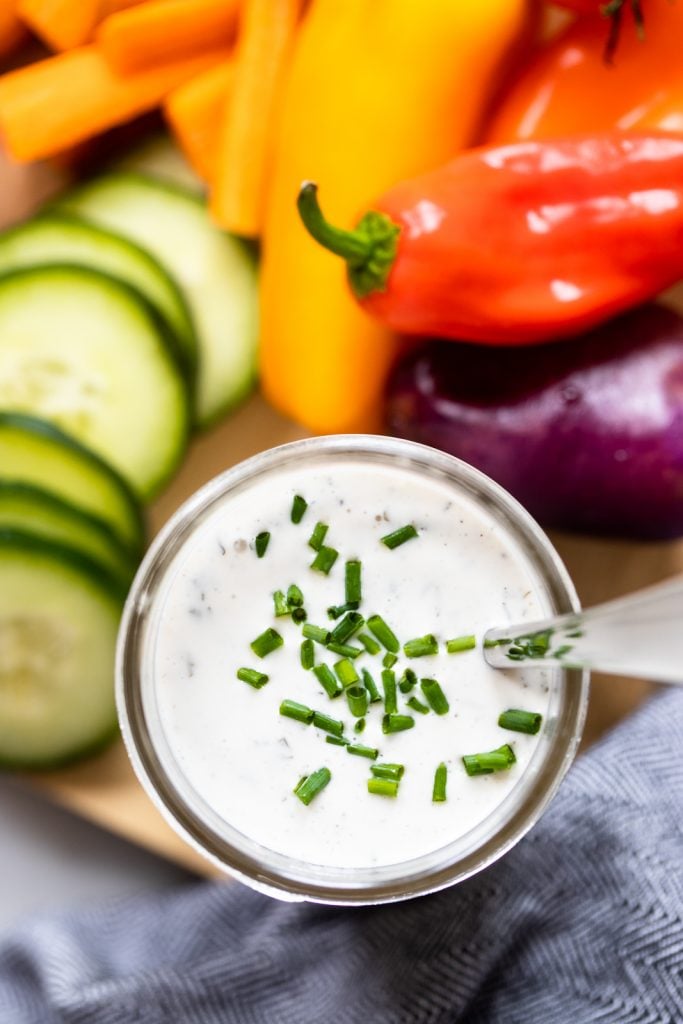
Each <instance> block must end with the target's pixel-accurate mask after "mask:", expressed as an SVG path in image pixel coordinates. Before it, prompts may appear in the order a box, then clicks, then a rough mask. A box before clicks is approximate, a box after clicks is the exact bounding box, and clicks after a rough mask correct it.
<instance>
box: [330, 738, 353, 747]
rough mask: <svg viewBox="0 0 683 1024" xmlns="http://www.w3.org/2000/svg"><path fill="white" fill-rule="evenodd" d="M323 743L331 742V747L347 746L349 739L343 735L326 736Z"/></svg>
mask: <svg viewBox="0 0 683 1024" xmlns="http://www.w3.org/2000/svg"><path fill="white" fill-rule="evenodd" d="M325 743H331V744H332V746H333V747H347V746H348V744H349V741H348V740H347V739H345V738H344V737H343V736H326V737H325Z"/></svg>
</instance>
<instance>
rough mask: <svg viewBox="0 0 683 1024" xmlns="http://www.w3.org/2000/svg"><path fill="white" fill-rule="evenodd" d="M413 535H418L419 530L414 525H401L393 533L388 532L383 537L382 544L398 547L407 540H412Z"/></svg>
mask: <svg viewBox="0 0 683 1024" xmlns="http://www.w3.org/2000/svg"><path fill="white" fill-rule="evenodd" d="M413 537H417V530H416V529H415V527H414V526H412V525H410V526H401V527H400V528H399V529H398V530H394V532H393V533H388V534H387V535H386V537H382V538H381V540H382V544H384V545H385V546H386V547H388V548H391V550H392V551H393V549H394V548H398V547H400V546H401V544H405V542H406V541H407V540H412V539H413Z"/></svg>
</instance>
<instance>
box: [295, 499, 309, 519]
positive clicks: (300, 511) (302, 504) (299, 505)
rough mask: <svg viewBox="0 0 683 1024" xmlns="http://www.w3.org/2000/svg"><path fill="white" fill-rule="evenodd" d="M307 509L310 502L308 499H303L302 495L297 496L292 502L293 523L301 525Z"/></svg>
mask: <svg viewBox="0 0 683 1024" xmlns="http://www.w3.org/2000/svg"><path fill="white" fill-rule="evenodd" d="M307 508H308V502H307V501H306V499H305V498H302V497H301V495H300V494H295V495H294V500H293V501H292V522H293V523H300V522H301V520H302V519H303V517H304V512H305V511H306V509H307Z"/></svg>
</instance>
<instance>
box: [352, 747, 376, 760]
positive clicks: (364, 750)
mask: <svg viewBox="0 0 683 1024" xmlns="http://www.w3.org/2000/svg"><path fill="white" fill-rule="evenodd" d="M346 752H347V753H348V754H355V755H356V757H367V758H368V759H369V760H370V761H374V760H375V758H376V757H378V755H379V750H377V749H376V748H375V747H364V746H363V745H362V744H361V743H349V745H348V747H347V748H346Z"/></svg>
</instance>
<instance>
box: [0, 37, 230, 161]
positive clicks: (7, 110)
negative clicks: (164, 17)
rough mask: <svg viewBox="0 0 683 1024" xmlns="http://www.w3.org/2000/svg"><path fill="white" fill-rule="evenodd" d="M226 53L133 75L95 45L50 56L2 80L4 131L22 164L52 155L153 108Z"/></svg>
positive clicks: (0, 121) (0, 119)
mask: <svg viewBox="0 0 683 1024" xmlns="http://www.w3.org/2000/svg"><path fill="white" fill-rule="evenodd" d="M227 56H228V54H227V52H226V51H225V50H215V51H213V53H210V54H205V55H203V56H201V57H193V58H191V59H188V60H180V61H174V62H172V63H169V64H160V65H158V66H157V67H155V68H150V69H149V70H148V71H141V72H138V73H137V74H134V75H118V74H116V72H114V71H112V69H111V68H110V66H109V64H108V63H107V61H106V59H105V58H104V56H103V55H102V53H101V52H100V50H99V49H98V48H97V47H96V46H84V47H82V48H81V49H80V50H72V51H71V52H70V53H63V54H60V55H59V56H56V57H49V58H48V59H47V60H43V61H39V62H38V63H37V64H30V65H29V66H28V67H25V68H20V69H19V70H18V71H12V72H10V73H9V74H7V75H3V76H2V78H0V134H2V136H3V137H4V140H5V143H6V146H7V149H8V150H9V152H10V154H11V155H12V156H13V157H14V158H15V159H16V160H18V161H20V162H28V161H30V160H40V159H42V158H44V157H47V156H52V155H54V154H55V153H58V152H60V151H61V150H64V149H66V148H67V147H68V146H73V145H75V143H77V142H82V141H83V140H84V139H87V138H89V137H90V136H91V135H96V134H97V133H98V132H101V131H103V130H104V129H106V128H111V127H113V126H114V125H117V124H121V123H123V122H124V121H128V120H129V119H130V118H132V117H135V116H136V115H137V114H142V113H144V112H145V111H146V110H151V109H152V107H155V106H157V105H158V104H159V103H160V102H161V100H163V98H164V97H165V96H166V95H167V94H168V93H169V92H170V91H171V90H172V89H175V88H176V87H177V86H178V85H180V84H181V83H182V82H185V81H187V80H188V79H189V78H192V77H193V76H194V75H196V74H198V73H199V72H200V71H203V70H205V69H206V68H207V67H210V66H211V65H212V64H217V63H219V62H222V61H225V60H226V58H227Z"/></svg>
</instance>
